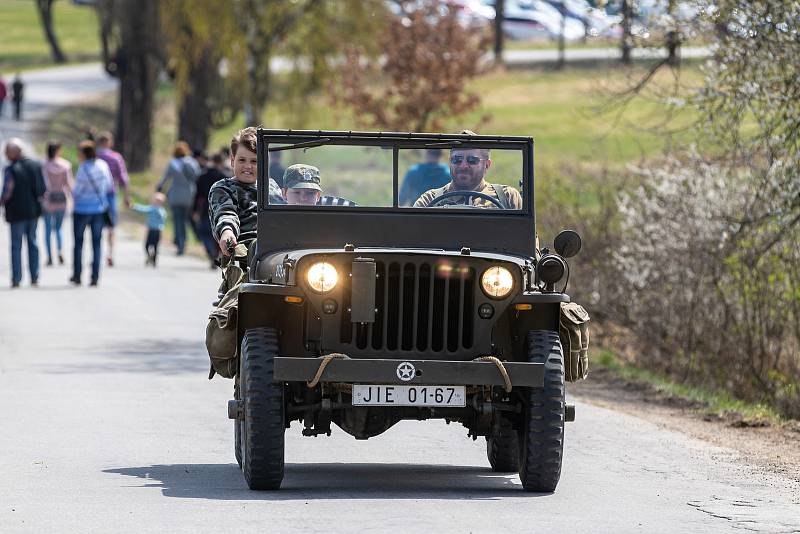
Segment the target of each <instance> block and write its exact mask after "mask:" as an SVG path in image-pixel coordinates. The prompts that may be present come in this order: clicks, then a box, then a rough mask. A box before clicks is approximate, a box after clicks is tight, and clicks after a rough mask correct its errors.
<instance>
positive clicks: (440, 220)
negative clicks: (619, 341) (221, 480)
mask: <svg viewBox="0 0 800 534" xmlns="http://www.w3.org/2000/svg"><path fill="white" fill-rule="evenodd" d="M430 148H438V149H442V150H443V152H444V154H446V155H447V158H448V162H449V165H450V168H451V174H452V176H453V181H452V182H451V183H450V184H448V185H447V186H445V187H444V188H439V189H436V190H433V191H431V192H429V193H426V194H425V195H423V197H421V199H420V200H419V201H418V202H417V205H416V207H402V206H400V205H399V203H398V195H397V193H398V189H399V184H398V181H399V180H400V179H401V177H402V176H404V175H405V173H406V171H407V170H408V168H409V167H410V166H412V165H414V164H415V163H418V162H419V161H420V160H421V159H422V157H423V153H424V152H425V150H426V149H430ZM276 151H280V152H281V153H282V162H283V164H284V165H286V166H287V167H288V166H290V165H294V164H298V163H302V164H304V165H306V166H314V167H316V168H317V169H319V175H318V176H319V182H318V183H319V185H320V186H321V189H322V192H321V194H324V195H331V196H335V197H337V198H340V199H347V200H348V201H349V202H343V203H340V205H291V204H275V203H272V204H270V201H269V195H268V194H267V185H266V181H265V180H261V181H260V182H259V213H258V239H257V243H256V245H255V246H254V247H251V250H250V260H249V277H248V281H247V282H246V283H244V284H243V285H242V286H241V291H240V294H239V308H238V337H239V341H240V345H239V347H240V349H239V354H238V359H239V367H238V369H239V373H238V375H237V376H236V377H235V388H234V389H235V391H234V397H235V398H234V400H232V401H230V403H229V416H230V417H231V418H232V419H235V430H236V432H235V435H236V456H237V459H238V461H239V463H240V465H241V467H242V470H243V472H244V476H245V478H246V480H247V483H248V484H249V486H250V488H252V489H257V490H265V489H277V488H278V487H279V486H280V485H281V481H282V479H283V465H284V445H285V442H284V433H285V432H286V431H287V429H289V430H291V428H292V427H291V424H292V423H293V422H295V421H297V422H299V423H300V426H301V427H302V433H303V435H305V436H316V435H319V434H328V435H329V434H330V432H331V424H335V425H337V426H338V427H340V428H341V429H343V430H344V431H345V432H347V433H349V434H351V435H352V436H354V437H355V438H356V439H368V438H370V437H373V436H376V435H378V434H381V433H382V432H385V431H386V430H387V429H389V428H390V427H391V426H392V425H394V424H395V423H397V422H398V421H401V420H426V419H446V420H448V421H452V422H458V423H461V424H463V425H464V426H465V427H466V428H467V429H468V431H469V435H470V436H472V437H473V438H477V437H486V439H487V453H488V460H489V463H490V464H491V466H492V467H493V468H494V469H495V470H496V471H512V472H513V471H518V472H519V475H520V478H521V480H522V485H523V487H524V488H525V489H526V490H529V491H553V490H554V489H555V487H556V485H557V483H558V480H559V476H560V473H561V459H562V452H563V444H564V423H565V421H569V420H572V418H573V416H574V410H573V409H572V407H570V406H567V405H566V404H565V402H564V379H565V369H564V365H565V362H564V357H565V356H564V354H563V351H562V345H561V343H560V340H559V315H560V307H561V304H562V303H565V302H569V297H568V296H567V295H566V294H565V293H564V292H563V291H564V287H565V283H564V279H566V278H567V276H566V273H567V269H568V267H567V264H566V261H565V259H564V258H565V257H568V256H571V255H574V254H575V253H577V252H578V250H579V249H580V238H579V237H578V236H577V234H575V233H574V232H571V231H568V230H567V231H564V232H562V233H561V234H559V236H558V237H557V238H556V240H555V245H554V249H555V252H550V251H548V250H547V249H542V250H538V243H537V238H536V227H535V216H534V215H535V210H534V195H533V140H532V139H531V138H529V137H506V136H482V135H442V134H405V133H366V132H331V131H296V130H295V131H292V130H264V129H262V130H259V132H258V156H259V176H262V177H263V176H267V172H266V171H267V169H268V167H269V158H270V154H274V153H275V152H276ZM315 176H316V175H315ZM475 183H477V184H478V186H477V187H472V185H474V184H475ZM471 184H472V185H471ZM470 187H471V188H470ZM422 206H425V207H422ZM568 357H569V355H568ZM320 446H324V445H323V444H320Z"/></svg>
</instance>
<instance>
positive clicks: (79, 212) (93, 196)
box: [70, 141, 114, 286]
mask: <svg viewBox="0 0 800 534" xmlns="http://www.w3.org/2000/svg"><path fill="white" fill-rule="evenodd" d="M78 160H79V161H80V162H81V163H80V166H79V167H78V174H77V176H76V177H75V187H74V189H73V190H72V199H73V201H74V202H75V206H74V208H73V214H72V228H73V231H74V237H75V249H74V251H73V255H72V258H73V260H72V278H70V282H72V283H73V284H75V285H81V270H82V266H83V235H84V234H85V233H86V227H87V226H88V227H89V228H90V229H91V235H92V279H91V285H93V286H96V285H97V282H98V280H99V278H100V258H101V251H100V248H101V245H102V239H103V227H104V226H105V225H106V218H107V215H106V214H107V210H109V209H110V208H109V205H108V195H109V193H110V192H111V190H112V189H113V187H114V184H113V178H112V177H111V169H109V168H108V164H107V163H106V162H105V161H103V160H101V159H98V158H97V152H96V150H95V144H94V142H92V141H81V144H80V145H78Z"/></svg>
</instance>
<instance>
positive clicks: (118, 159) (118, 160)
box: [97, 132, 131, 267]
mask: <svg viewBox="0 0 800 534" xmlns="http://www.w3.org/2000/svg"><path fill="white" fill-rule="evenodd" d="M97 157H98V158H99V159H101V160H103V161H105V162H106V164H108V168H109V169H111V177H112V178H113V179H114V184H113V187H112V191H111V193H109V195H108V205H109V208H111V224H110V225H109V226H108V229H107V234H108V253H107V254H106V264H107V265H108V266H109V267H113V266H114V241H115V236H114V227H115V226H116V225H117V219H118V211H117V191H119V189H122V191H123V194H124V195H125V196H124V199H125V206H126V207H130V206H131V195H130V193H129V192H128V184H129V183H130V179H129V178H128V169H127V167H126V166H125V158H123V157H122V154H120V153H119V152H117V151H115V150H114V136H113V135H111V132H102V133H100V135H98V136H97Z"/></svg>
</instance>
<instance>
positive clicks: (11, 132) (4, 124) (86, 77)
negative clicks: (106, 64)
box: [0, 63, 117, 165]
mask: <svg viewBox="0 0 800 534" xmlns="http://www.w3.org/2000/svg"><path fill="white" fill-rule="evenodd" d="M6 81H7V82H9V84H10V82H11V79H10V78H8V79H7V80H6ZM22 81H23V83H25V92H24V97H25V98H24V100H23V108H22V119H23V120H22V121H15V120H13V119H12V118H11V117H12V114H13V106H12V105H11V102H10V101H8V100H7V101H6V104H5V106H4V107H3V116H2V117H0V145H2V143H3V140H4V139H7V138H9V137H21V138H22V139H23V140H30V139H31V138H32V137H37V138H38V137H41V136H42V135H43V134H44V133H45V131H44V125H45V120H46V119H47V117H48V116H49V115H50V114H51V113H52V112H53V111H54V110H55V109H56V108H57V107H58V106H63V105H68V104H71V103H75V102H79V101H91V100H92V99H95V98H97V97H98V96H100V95H103V94H107V93H108V92H109V91H113V90H114V89H115V88H116V86H117V82H116V80H114V79H112V78H110V77H108V76H106V74H105V72H104V71H103V69H102V67H101V66H100V64H99V63H90V64H85V65H71V66H67V67H57V68H52V69H44V70H36V71H30V72H23V73H22ZM39 141H43V140H42V139H39ZM37 148H38V147H37ZM0 152H1V151H0ZM38 152H41V151H38ZM0 165H5V155H4V154H0Z"/></svg>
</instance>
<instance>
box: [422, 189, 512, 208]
mask: <svg viewBox="0 0 800 534" xmlns="http://www.w3.org/2000/svg"><path fill="white" fill-rule="evenodd" d="M453 197H464V202H463V205H464V206H468V207H474V206H472V202H471V199H473V198H480V199H482V200H487V201H489V202H491V203H492V204H494V205H495V206H496V207H497V208H499V209H503V205H502V204H501V203H500V201H499V200H497V199H496V198H494V197H493V196H491V195H487V194H486V193H481V192H480V191H448V192H447V193H443V194H442V195H439V196H438V197H436V198H434V199H433V200H431V203H430V204H428V206H427V207H428V208H432V207H434V206H438V205H439V204H441V203H442V201H443V200H446V199H448V198H453Z"/></svg>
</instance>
